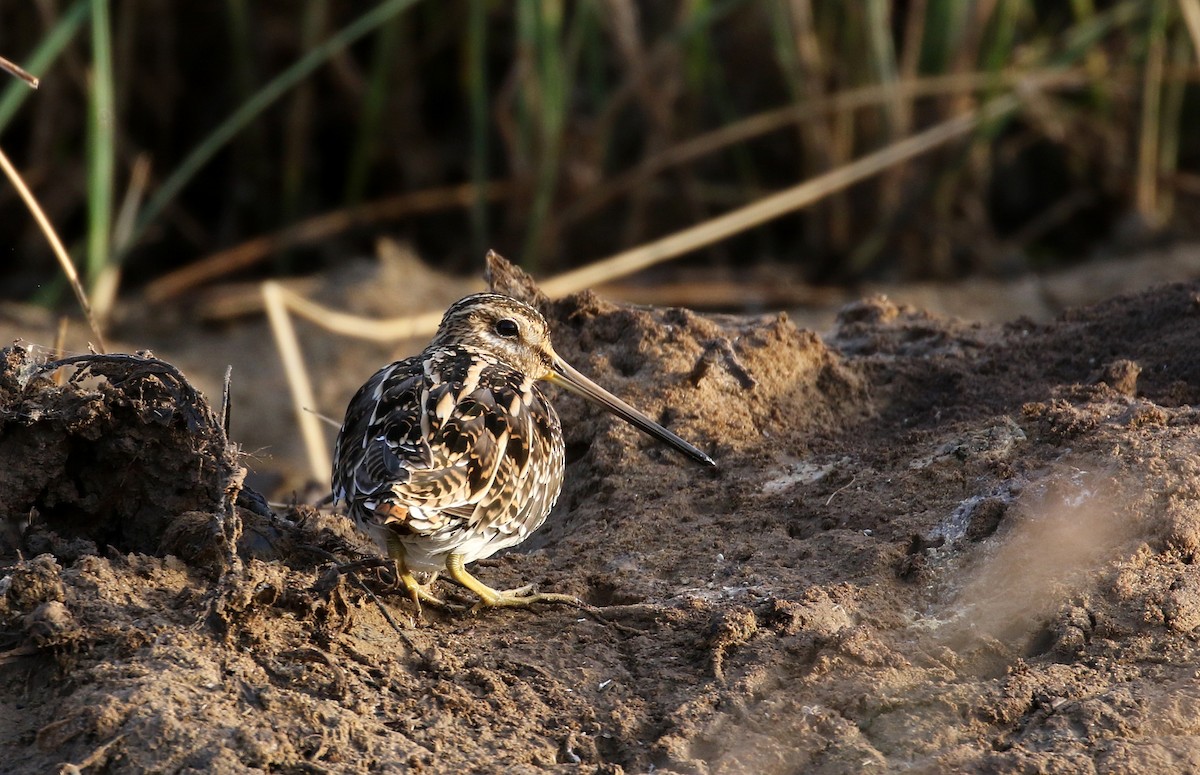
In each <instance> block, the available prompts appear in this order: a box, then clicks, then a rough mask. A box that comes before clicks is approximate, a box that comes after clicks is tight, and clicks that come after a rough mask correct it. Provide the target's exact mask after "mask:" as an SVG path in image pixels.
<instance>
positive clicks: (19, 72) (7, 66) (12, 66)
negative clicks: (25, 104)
mask: <svg viewBox="0 0 1200 775" xmlns="http://www.w3.org/2000/svg"><path fill="white" fill-rule="evenodd" d="M0 70H6V71H8V72H9V73H10V74H12V75H15V76H16V77H17V78H20V79H21V80H22V81H24V82H25V83H27V84H29V87H30V88H31V89H36V88H37V87H38V85H39V84H40V83H41V81H39V80H38V78H37V76H36V75H33V74H32V73H30V72H29V71H27V70H26V69H25V68H23V67H21V66H20V65H18V64H16V63H15V62H12V61H10V60H8V59H5V58H4V57H0Z"/></svg>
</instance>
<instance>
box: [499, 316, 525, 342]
mask: <svg viewBox="0 0 1200 775" xmlns="http://www.w3.org/2000/svg"><path fill="white" fill-rule="evenodd" d="M520 332H521V329H520V327H519V326H517V321H515V320H513V319H512V318H500V319H499V320H497V321H496V333H497V334H499V335H500V336H504V337H508V338H509V339H512V338H514V337H516V335H517V334H519V333H520Z"/></svg>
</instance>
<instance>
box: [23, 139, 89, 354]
mask: <svg viewBox="0 0 1200 775" xmlns="http://www.w3.org/2000/svg"><path fill="white" fill-rule="evenodd" d="M0 168H3V170H4V174H5V175H7V176H8V179H9V180H11V181H12V184H13V186H14V187H15V188H16V189H17V193H18V194H20V195H21V199H22V200H23V201H24V202H25V206H26V207H28V208H29V212H30V213H32V214H33V219H34V220H35V221H37V224H38V226H39V227H41V229H42V234H44V235H46V241H47V242H49V243H50V249H51V250H52V251H53V252H54V256H55V257H56V258H57V259H58V263H59V266H61V267H62V270H63V274H65V275H66V276H67V282H69V283H70V284H71V290H73V291H75V298H76V299H77V300H78V301H79V306H80V308H82V309H83V316H84V317H85V318H86V319H87V322H88V327H89V328H91V329H92V335H93V336H95V337H96V341H95V342H94V346H95V348H96V350H97V351H98V352H100V353H101V354H103V353H104V352H106V350H105V347H104V335H103V334H101V333H100V326H99V324H98V323H97V322H96V316H95V315H93V314H92V305H91V304H89V303H88V298H87V294H86V293H85V292H84V290H83V284H82V283H80V282H79V273H78V272H76V271H75V265H74V264H73V263H71V257H70V256H68V255H67V251H66V249H64V248H63V244H62V241H61V240H59V238H58V234H57V233H56V232H55V231H54V226H52V225H51V224H50V219H49V218H47V217H46V213H44V212H43V211H42V207H41V205H39V204H38V202H37V199H36V198H35V197H34V196H33V193H32V192H31V191H30V190H29V188H28V187H27V186H26V185H25V181H24V180H23V179H22V178H21V174H20V173H19V172H17V169H16V167H14V166H13V165H12V162H10V161H9V160H8V156H7V155H5V153H4V151H3V149H0Z"/></svg>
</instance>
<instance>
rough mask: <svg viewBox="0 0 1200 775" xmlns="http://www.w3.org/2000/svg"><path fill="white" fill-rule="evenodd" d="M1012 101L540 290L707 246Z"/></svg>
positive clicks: (571, 286) (554, 292) (596, 280)
mask: <svg viewBox="0 0 1200 775" xmlns="http://www.w3.org/2000/svg"><path fill="white" fill-rule="evenodd" d="M1018 104H1019V100H1018V99H1017V97H1016V96H1014V95H1006V96H1002V97H997V98H995V99H993V100H991V101H990V102H988V103H986V104H985V105H983V106H982V107H980V108H979V109H977V110H972V111H969V112H967V113H965V114H963V115H961V116H959V117H957V118H953V119H950V120H949V121H944V122H942V123H941V124H937V125H935V126H933V127H931V128H929V129H926V130H925V131H923V132H920V133H918V134H915V135H912V136H910V137H907V138H905V139H904V140H901V141H899V142H896V143H893V144H891V145H888V146H886V147H884V148H882V149H880V150H878V151H876V152H874V153H871V154H868V155H867V156H864V157H862V158H861V159H858V160H856V161H853V162H850V163H849V164H845V165H842V166H841V167H838V168H837V169H835V170H832V171H831V172H828V173H826V174H824V175H820V176H818V177H816V178H813V179H812V180H807V181H805V182H804V183H801V184H799V185H797V186H793V187H792V188H789V189H786V190H784V191H780V192H779V193H776V194H773V195H771V196H767V197H764V198H762V199H760V200H758V201H757V202H754V203H752V204H749V205H746V206H745V207H742V208H739V209H737V210H734V211H733V212H730V213H726V214H725V215H721V216H718V217H716V218H713V219H711V220H708V221H706V222H704V223H701V224H698V225H697V226H693V227H691V228H688V229H684V230H683V231H680V232H676V233H675V234H671V235H669V236H667V237H664V238H662V239H659V240H655V241H654V242H650V243H648V244H645V245H639V246H638V247H636V248H633V249H631V250H626V251H624V252H622V253H618V254H617V255H615V256H612V257H610V258H607V259H604V260H602V261H597V262H595V263H593V264H589V265H588V266H585V267H582V268H580V269H576V270H574V271H571V272H566V273H564V274H562V275H559V276H558V277H555V278H552V279H550V280H547V281H546V282H544V283H542V286H541V287H542V290H543V291H545V293H546V294H547V295H548V296H550V297H552V298H553V297H558V296H565V295H566V294H568V293H573V292H575V291H578V290H581V289H583V288H589V287H591V286H594V285H599V284H600V283H602V282H605V281H608V280H612V279H614V278H617V277H624V276H625V275H629V274H632V273H634V272H638V271H641V270H642V269H645V268H646V267H649V266H652V265H654V264H657V263H659V262H662V261H666V260H668V259H671V258H675V257H676V256H679V255H682V254H684V253H687V252H690V251H692V250H696V249H698V248H702V247H704V246H706V245H710V244H712V243H713V242H716V241H717V240H721V239H725V238H726V237H729V236H732V235H734V234H737V233H739V232H742V231H745V230H747V229H750V228H752V227H754V226H757V225H759V224H761V223H764V222H766V221H769V220H772V219H774V218H778V217H779V216H781V215H785V214H786V213H789V212H793V211H795V210H798V209H800V208H803V207H806V206H808V205H810V204H812V203H813V202H816V201H819V200H821V199H823V198H824V197H827V196H829V195H830V194H832V193H834V192H837V191H842V190H844V189H845V188H847V187H848V186H850V185H853V184H854V183H857V182H859V181H861V180H864V179H865V178H868V177H870V176H872V175H875V174H877V173H879V172H882V171H883V170H886V169H889V168H891V167H893V166H894V165H896V164H899V163H901V162H904V161H907V160H908V159H911V158H913V157H915V156H918V155H920V154H922V153H926V152H928V151H930V150H932V149H934V148H936V147H938V146H939V145H942V144H944V143H946V142H949V141H950V140H953V139H955V138H957V137H961V136H962V135H964V134H966V133H968V132H970V131H972V130H973V129H974V128H975V127H976V126H978V125H979V124H980V123H981V122H984V121H989V120H991V119H994V118H997V117H999V116H1001V115H1004V114H1005V113H1008V112H1010V111H1011V110H1013V109H1014V108H1016V107H1017V105H1018Z"/></svg>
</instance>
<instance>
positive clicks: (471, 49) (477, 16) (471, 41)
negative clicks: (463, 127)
mask: <svg viewBox="0 0 1200 775" xmlns="http://www.w3.org/2000/svg"><path fill="white" fill-rule="evenodd" d="M487 5H488V4H487V0H470V2H469V3H468V10H467V13H468V17H467V62H466V75H467V101H468V103H469V104H468V114H469V115H470V119H471V162H470V165H471V182H472V183H474V184H475V201H474V202H472V203H471V242H472V250H473V252H474V254H475V255H477V256H480V255H483V252H484V251H485V250H486V249H487V248H488V245H487V241H488V200H487V192H486V191H485V190H484V188H485V186H487V181H488V170H489V168H490V166H491V165H490V163H489V162H490V155H491V153H490V148H489V144H488V136H489V134H490V128H491V120H490V113H491V111H490V110H489V109H488V71H487Z"/></svg>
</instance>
